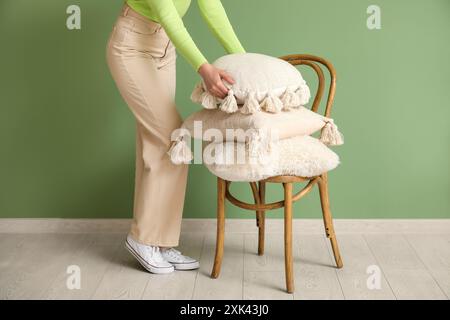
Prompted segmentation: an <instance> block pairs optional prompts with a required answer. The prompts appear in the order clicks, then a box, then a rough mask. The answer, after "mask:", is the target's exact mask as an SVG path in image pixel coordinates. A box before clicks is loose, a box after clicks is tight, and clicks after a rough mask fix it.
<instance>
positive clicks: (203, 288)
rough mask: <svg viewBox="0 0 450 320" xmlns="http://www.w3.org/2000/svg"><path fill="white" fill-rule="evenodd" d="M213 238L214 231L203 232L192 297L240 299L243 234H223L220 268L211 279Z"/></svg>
mask: <svg viewBox="0 0 450 320" xmlns="http://www.w3.org/2000/svg"><path fill="white" fill-rule="evenodd" d="M215 239H216V234H215V233H207V234H205V243H204V246H203V252H202V257H201V260H200V270H199V273H198V276H197V279H196V282H195V288H194V294H193V299H206V300H208V299H219V300H232V299H237V300H240V299H242V296H243V272H244V266H243V265H244V236H243V235H242V234H232V235H230V234H226V235H225V250H224V257H223V263H222V270H221V273H220V276H219V277H218V278H217V279H211V278H210V273H211V270H212V266H213V262H214V250H215Z"/></svg>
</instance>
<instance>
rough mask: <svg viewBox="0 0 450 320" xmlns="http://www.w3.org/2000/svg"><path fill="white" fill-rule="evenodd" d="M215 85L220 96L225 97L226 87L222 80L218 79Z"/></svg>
mask: <svg viewBox="0 0 450 320" xmlns="http://www.w3.org/2000/svg"><path fill="white" fill-rule="evenodd" d="M216 86H217V90H218V91H219V92H220V94H221V98H223V97H225V96H226V95H227V93H228V88H227V87H225V85H224V83H223V82H222V80H220V81H219V83H217V84H216Z"/></svg>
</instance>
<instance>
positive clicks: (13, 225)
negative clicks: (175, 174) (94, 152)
mask: <svg viewBox="0 0 450 320" xmlns="http://www.w3.org/2000/svg"><path fill="white" fill-rule="evenodd" d="M334 225H335V229H336V233H338V234H346V233H363V234H374V233H375V234H376V233H433V234H434V233H449V234H450V219H335V220H334ZM129 226H130V219H9V218H8V219H6V218H3V219H0V233H126V232H127V231H128V229H129ZM283 227H284V224H283V220H282V219H267V220H266V232H267V233H281V232H283ZM215 230H216V220H215V219H184V220H183V222H182V231H183V232H215ZM225 230H226V232H227V233H256V232H257V231H258V229H257V228H256V222H255V219H228V220H227V221H226V225H225ZM293 232H295V233H305V234H323V223H322V220H320V219H295V220H294V222H293Z"/></svg>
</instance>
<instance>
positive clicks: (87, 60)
mask: <svg viewBox="0 0 450 320" xmlns="http://www.w3.org/2000/svg"><path fill="white" fill-rule="evenodd" d="M223 3H224V6H225V7H226V9H227V11H228V14H229V17H230V20H231V21H232V23H233V25H234V27H235V29H236V31H237V33H238V36H239V38H240V39H241V42H242V43H243V45H244V47H245V48H246V49H247V51H249V52H260V53H265V54H269V55H273V56H280V55H284V54H290V53H311V54H316V55H320V56H323V57H326V58H328V59H329V60H330V61H332V62H333V63H334V64H335V67H336V69H337V71H338V89H337V96H336V103H335V105H334V110H333V117H334V118H335V119H336V121H337V123H338V125H339V127H340V129H341V130H342V131H343V133H344V134H345V138H346V144H345V145H344V146H342V147H338V148H336V149H335V150H336V151H337V152H338V153H339V155H340V156H341V160H342V165H341V166H340V167H339V168H338V169H337V170H335V171H334V172H332V173H330V184H331V191H330V192H331V201H332V209H333V211H334V215H335V217H337V218H444V217H447V218H449V217H450V200H449V199H450V197H449V196H450V186H449V181H450V179H449V178H450V177H449V156H450V152H449V145H450V143H449V142H450V130H449V125H448V121H449V118H450V104H449V100H450V90H449V88H450V79H449V75H450V62H449V58H450V42H449V39H450V37H449V36H450V34H449V33H450V1H448V0H421V1H419V0H370V1H368V0H341V1H332V0H277V1H273V0H270V1H269V0H223ZM70 4H78V5H80V7H81V10H82V29H81V30H75V31H69V30H67V29H66V26H65V20H66V16H67V15H66V13H65V11H66V7H67V6H68V5H70ZM370 4H377V5H379V6H380V7H381V10H382V29H381V30H368V29H367V27H366V19H367V13H366V9H367V7H368V6H369V5H370ZM120 7H121V1H119V0H114V1H112V0H82V1H75V0H72V1H67V0H40V1H32V0H2V1H1V2H0V41H1V44H0V49H1V50H0V146H1V149H0V150H1V151H0V152H1V154H0V155H1V156H0V216H1V217H67V218H74V217H80V218H81V217H83V218H84V217H91V218H101V217H114V218H118V217H130V216H131V212H132V195H133V179H134V121H133V117H132V115H131V113H130V112H129V110H128V108H127V106H126V105H125V103H124V102H123V101H122V100H121V97H120V96H119V93H118V91H117V90H116V88H115V85H114V83H113V81H112V79H111V78H110V75H109V71H108V69H107V66H106V63H105V44H106V40H107V37H108V33H109V31H110V30H111V27H112V24H113V22H114V20H115V18H116V15H117V14H118V11H119V9H120ZM184 20H185V23H186V25H187V28H188V29H189V31H190V32H191V35H192V36H193V38H194V39H195V40H196V42H197V43H198V45H199V47H200V48H201V49H202V51H203V52H204V53H205V55H206V56H207V57H208V58H209V59H210V60H214V59H215V58H217V57H219V56H220V55H222V54H223V51H222V49H221V47H220V46H219V45H218V43H217V42H216V41H215V40H214V38H213V37H212V35H211V34H210V33H209V32H208V30H207V29H206V27H205V24H204V23H203V21H202V20H201V18H200V15H199V13H198V10H197V5H196V3H195V0H193V5H192V8H191V10H190V11H189V12H188V14H187V15H186V16H185V19H184ZM177 68H178V78H177V81H178V82H177V86H178V90H177V102H178V107H179V110H180V112H181V113H182V115H183V117H186V116H187V115H188V114H190V113H191V112H193V111H194V110H197V109H199V107H198V106H196V105H194V104H192V103H191V102H190V101H189V98H188V97H189V94H190V91H191V89H192V87H193V85H194V82H195V81H197V79H198V76H197V75H196V74H195V73H194V72H193V71H192V70H191V69H190V67H189V65H188V64H187V63H186V62H185V61H184V60H183V59H182V58H181V57H179V58H178V65H177ZM306 78H307V80H309V81H312V80H313V79H314V78H313V77H312V74H311V73H306ZM248 189H249V187H248V185H247V184H236V186H235V187H234V190H235V192H236V193H237V192H240V193H241V194H243V195H244V199H247V200H250V192H249V190H248ZM215 191H216V188H215V179H214V178H213V176H212V175H211V174H210V173H209V172H208V171H207V170H206V169H205V168H204V167H203V166H201V165H193V166H191V168H190V176H189V185H188V192H187V198H186V205H185V217H190V218H193V217H195V218H204V217H214V216H215ZM280 196H281V188H280V186H278V185H271V186H270V187H269V200H276V199H277V198H278V197H280ZM317 197H318V194H317V191H314V192H313V193H311V194H310V195H309V196H308V197H307V198H305V200H304V201H301V202H300V203H297V204H296V205H295V209H296V217H308V218H311V217H319V216H320V214H319V212H320V207H319V202H318V198H317ZM228 215H229V216H230V217H248V216H249V215H248V212H244V211H241V210H238V209H236V208H234V207H232V206H231V205H230V206H229V207H228ZM251 216H253V214H252V215H251ZM271 216H274V217H277V216H280V212H275V213H273V214H271Z"/></svg>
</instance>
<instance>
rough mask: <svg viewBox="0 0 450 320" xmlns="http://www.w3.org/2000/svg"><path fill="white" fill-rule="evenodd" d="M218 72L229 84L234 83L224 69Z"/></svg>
mask: <svg viewBox="0 0 450 320" xmlns="http://www.w3.org/2000/svg"><path fill="white" fill-rule="evenodd" d="M219 74H220V76H221V77H222V79H224V80H225V81H226V82H228V83H229V84H233V83H234V79H233V77H232V76H231V75H230V74H228V73H227V72H226V71H225V70H219Z"/></svg>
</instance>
